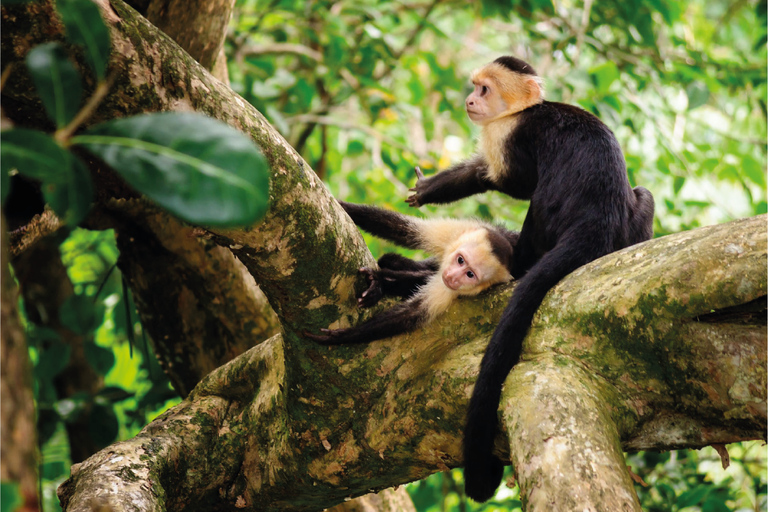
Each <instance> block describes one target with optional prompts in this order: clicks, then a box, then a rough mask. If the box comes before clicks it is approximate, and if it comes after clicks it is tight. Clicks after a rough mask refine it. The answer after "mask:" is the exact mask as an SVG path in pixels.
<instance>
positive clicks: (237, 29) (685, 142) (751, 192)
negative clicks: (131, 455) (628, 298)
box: [2, 0, 768, 512]
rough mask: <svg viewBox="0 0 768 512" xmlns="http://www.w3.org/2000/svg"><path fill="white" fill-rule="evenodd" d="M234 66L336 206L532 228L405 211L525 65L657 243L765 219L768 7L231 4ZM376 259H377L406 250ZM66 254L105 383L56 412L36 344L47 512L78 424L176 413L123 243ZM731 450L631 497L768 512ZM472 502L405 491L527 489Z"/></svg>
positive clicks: (511, 506)
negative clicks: (617, 161)
mask: <svg viewBox="0 0 768 512" xmlns="http://www.w3.org/2000/svg"><path fill="white" fill-rule="evenodd" d="M226 51H227V55H228V59H229V74H230V79H231V83H232V87H233V88H234V89H235V90H236V91H237V92H238V93H240V94H241V95H242V96H243V97H244V98H245V99H246V100H248V101H249V102H251V103H253V104H254V105H255V106H256V107H257V108H258V109H259V110H260V111H261V112H263V113H264V114H265V115H266V116H267V117H268V119H269V120H270V121H271V122H272V123H273V124H274V125H275V126H276V127H277V128H278V129H279V130H280V131H281V133H283V135H284V136H285V137H286V138H287V139H288V140H289V142H290V143H291V144H292V145H293V146H294V147H296V148H297V149H298V150H299V151H300V152H301V153H302V155H303V156H304V158H305V159H306V160H307V161H308V162H309V164H310V165H311V166H312V167H313V168H314V169H315V170H316V171H317V172H318V173H319V174H320V175H321V176H322V177H323V178H324V180H325V182H326V183H327V184H328V186H329V187H330V189H331V190H332V192H333V194H334V196H335V197H338V198H340V199H345V200H348V201H353V202H363V203H372V204H377V205H380V206H383V207H387V208H392V209H397V210H400V211H403V212H408V213H411V214H418V215H427V216H434V215H456V216H478V217H482V218H493V219H494V220H499V219H503V220H504V221H505V222H506V223H507V224H508V226H509V227H510V228H516V227H518V228H519V226H520V224H521V222H522V219H523V217H524V214H525V211H526V208H527V204H526V203H525V202H521V201H514V200H511V199H510V198H508V197H505V196H501V195H499V194H495V193H493V194H487V195H484V196H482V197H477V198H473V199H470V200H465V201H461V202H459V203H456V204H454V205H450V206H447V207H426V208H422V209H421V210H420V211H419V212H414V211H408V210H407V206H406V205H405V203H404V199H405V197H406V196H407V189H408V187H409V186H411V185H412V184H413V182H414V175H413V167H414V165H420V166H421V167H422V169H423V170H424V171H425V172H426V173H429V172H434V171H437V170H438V169H443V168H445V167H447V166H448V165H450V164H451V163H452V162H456V161H458V160H460V159H462V158H465V157H466V156H467V155H469V154H470V153H471V152H472V150H473V139H474V136H475V135H476V133H477V131H476V129H475V128H473V127H472V126H471V124H470V123H469V122H468V120H467V118H466V115H465V114H464V110H463V98H464V96H465V95H466V93H467V92H468V89H469V88H468V80H467V77H468V75H469V72H470V71H471V70H472V69H473V68H475V67H477V66H479V65H482V64H483V63H485V62H488V61H489V60H492V59H493V58H495V57H497V56H499V55H502V54H514V55H517V56H520V57H522V58H524V59H526V60H528V61H529V62H531V63H532V64H533V65H534V67H535V68H536V69H537V71H538V72H539V74H540V75H542V76H543V77H544V78H545V80H546V82H545V88H546V90H547V97H548V99H550V100H556V101H564V102H568V103H574V104H578V105H581V106H582V107H583V108H585V109H587V110H590V111H592V112H593V113H595V114H597V115H598V116H599V117H601V119H603V120H604V121H605V122H606V124H608V126H609V127H611V128H612V129H613V130H614V132H615V133H616V135H617V137H618V138H619V141H620V143H621V145H622V148H623V149H624V152H625V156H626V159H627V166H628V172H629V176H630V179H631V181H632V183H633V184H641V185H643V186H645V187H646V188H648V189H650V190H651V191H652V193H653V194H654V196H655V199H656V221H655V226H654V231H655V234H656V236H661V235H664V234H667V233H671V232H676V231H681V230H687V229H691V228H694V227H697V226H701V225H707V224H712V223H718V222H726V221H729V220H733V219H736V218H739V217H745V216H752V215H756V214H760V213H765V212H766V210H768V207H767V203H766V175H765V169H766V164H767V161H766V160H767V159H766V65H765V63H766V2H765V1H764V0H758V1H755V0H736V1H725V0H716V1H705V0H693V1H686V2H673V1H665V0H624V1H610V0H609V1H604V0H598V1H592V0H585V1H583V2H582V1H576V2H574V1H571V0H565V1H552V0H512V1H503V0H486V1H484V2H481V3H474V4H468V3H466V2H459V1H436V0H435V1H431V0H427V1H421V0H414V1H400V0H398V1H351V0H341V1H338V2H327V1H318V2H303V1H298V0H297V1H290V0H288V1H281V0H267V1H263V0H260V1H256V0H238V2H237V7H236V10H235V14H234V16H233V21H232V24H231V30H230V34H229V37H228V39H227V46H226ZM367 241H368V243H369V246H370V248H371V250H372V252H373V253H374V254H375V255H376V254H380V253H381V252H383V251H386V250H391V249H393V247H389V246H387V245H386V244H385V243H383V242H380V241H378V240H375V239H372V238H367ZM61 254H62V259H63V261H64V263H65V265H66V266H67V269H68V273H69V276H70V279H71V280H72V282H73V284H74V286H75V291H76V293H77V299H76V300H78V301H80V302H81V303H83V304H88V307H87V308H85V310H87V311H88V312H89V317H88V318H87V319H85V320H83V319H82V318H79V317H78V318H75V319H73V320H72V321H73V322H81V321H84V322H85V323H84V324H82V323H81V325H84V327H83V332H85V333H86V335H87V339H88V341H87V342H86V354H87V356H88V360H89V362H90V363H91V365H92V366H93V367H94V369H96V371H97V373H98V374H99V375H102V376H103V378H104V380H103V386H102V388H101V390H100V391H99V392H98V393H96V394H94V395H91V396H84V395H80V396H71V397H66V398H64V399H57V398H56V395H55V393H52V387H53V381H54V379H55V377H56V375H57V373H58V371H60V370H61V369H62V368H63V366H64V364H65V363H66V361H67V358H68V353H67V349H66V348H65V347H64V345H63V344H62V343H61V342H57V340H56V339H55V338H54V337H52V336H51V335H50V333H47V332H45V331H43V330H41V329H39V328H35V327H34V326H33V325H31V324H30V325H29V326H28V331H29V339H30V351H31V354H32V359H33V362H34V364H35V377H36V379H35V391H36V399H37V404H38V411H39V433H40V442H41V446H42V454H43V462H42V466H41V478H42V489H43V492H44V498H45V500H44V507H45V508H44V510H46V511H49V510H58V509H59V508H58V504H57V501H56V499H55V487H56V485H58V484H59V483H60V482H61V481H63V479H64V478H66V476H67V475H68V470H69V466H70V462H71V460H70V455H69V446H68V441H67V437H66V435H65V431H64V428H63V427H64V424H65V423H66V422H71V421H74V419H76V418H77V417H78V415H79V414H80V413H81V412H82V411H83V410H84V409H86V408H97V410H98V412H99V413H98V414H94V415H91V417H92V418H94V419H93V424H92V425H91V429H92V432H93V434H94V436H96V439H97V440H98V443H99V444H101V445H103V446H106V445H108V444H109V443H111V442H113V441H114V440H116V439H125V438H128V437H131V436H133V435H135V434H136V433H137V432H138V431H139V430H140V428H141V427H142V426H143V425H144V424H146V422H148V421H151V420H152V419H153V418H154V417H155V416H156V415H157V414H159V413H160V412H161V411H163V410H165V409H166V408H167V407H169V406H171V405H173V404H174V403H176V402H177V401H178V398H177V397H175V394H174V392H173V390H172V389H171V388H170V386H169V384H168V382H167V380H166V379H165V378H164V376H163V374H162V371H161V370H160V369H159V367H158V366H157V363H156V361H155V358H154V356H153V355H151V345H149V344H148V340H146V339H145V337H144V336H143V335H142V332H141V326H140V325H139V324H138V322H137V320H136V315H135V314H134V313H132V311H133V306H132V303H131V299H130V294H129V293H127V292H125V291H124V288H123V286H122V282H121V276H120V274H119V271H118V270H117V269H115V268H114V265H115V261H116V258H117V255H118V254H117V249H116V247H115V244H114V236H113V234H112V233H111V232H108V231H107V232H88V231H85V230H76V231H74V232H73V233H72V234H71V235H70V236H69V237H68V238H67V239H66V240H64V241H63V242H62V244H61ZM75 309H76V310H77V311H83V308H82V307H78V308H75ZM730 451H731V457H732V466H731V467H730V468H729V469H727V470H723V469H722V468H721V467H720V459H719V456H718V455H717V454H716V453H715V452H714V450H712V449H709V448H708V449H705V450H701V451H699V452H695V451H680V452H671V453H664V454H657V453H640V454H633V455H630V456H629V457H628V463H629V465H630V466H631V467H632V469H633V471H634V472H635V473H637V474H638V475H639V476H640V477H642V478H643V479H644V480H645V482H647V483H648V484H649V487H648V488H644V487H642V486H641V485H638V486H637V489H638V492H639V494H640V498H641V502H642V504H643V507H644V509H646V510H651V511H656V510H658V511H667V510H669V511H677V510H685V511H695V510H701V511H704V512H715V511H726V510H740V511H742V510H762V509H764V508H765V506H766V450H765V447H764V446H761V444H759V443H744V444H741V445H735V446H731V447H730ZM461 484H462V474H461V471H460V470H452V471H449V472H444V473H440V474H437V475H434V476H433V477H430V478H429V479H427V480H425V481H422V482H418V483H414V484H412V485H411V486H409V492H410V493H411V494H412V496H413V498H414V501H415V503H416V505H417V507H418V509H419V510H420V511H426V510H430V511H431V510H441V511H443V510H461V511H463V510H515V509H517V508H519V501H517V499H516V496H517V490H516V489H515V488H514V486H512V488H506V487H502V488H501V490H500V491H499V494H498V495H497V497H496V499H495V500H493V501H492V502H489V503H487V504H484V505H476V504H474V503H471V502H468V501H467V500H466V499H465V498H464V497H463V494H462V492H461ZM7 503H8V502H7V500H3V506H2V507H3V510H6V509H7V508H6V507H7ZM8 510H10V508H8Z"/></svg>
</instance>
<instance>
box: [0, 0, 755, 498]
mask: <svg viewBox="0 0 768 512" xmlns="http://www.w3.org/2000/svg"><path fill="white" fill-rule="evenodd" d="M46 5H47V4H44V3H43V4H33V5H29V6H26V7H24V8H23V9H14V11H13V20H12V21H13V23H10V21H11V19H10V18H11V16H10V15H9V14H8V13H10V10H6V8H5V7H4V8H3V16H4V19H3V22H4V29H5V30H4V31H3V33H2V38H3V58H4V59H5V58H6V56H8V58H9V59H11V60H16V61H18V60H19V59H21V58H23V56H24V54H25V48H26V49H28V48H29V47H30V45H31V44H32V43H33V42H41V41H44V40H47V39H50V38H55V37H57V36H56V34H57V33H58V32H57V30H58V28H57V26H56V25H55V24H51V23H49V22H48V21H47V20H48V18H45V17H43V18H39V17H40V16H45V14H46V13H47V12H48V11H46V7H45V6H46ZM111 5H112V6H113V8H114V12H113V13H112V14H111V15H110V16H108V17H107V19H108V20H109V22H110V24H111V26H112V28H113V42H114V47H115V51H114V54H113V60H112V62H111V68H112V69H113V70H114V71H115V72H117V75H118V79H117V82H116V86H115V90H114V91H113V92H112V94H111V95H110V96H109V97H108V98H107V100H106V101H105V103H104V104H103V105H102V107H101V108H100V109H99V111H98V113H97V117H98V118H99V119H107V118H110V117H113V116H115V115H118V114H120V115H125V114H126V113H136V112H138V111H141V110H159V109H162V110H174V109H175V110H189V109H194V110H198V111H202V112H205V113H208V114H209V115H212V116H213V117H216V118H219V119H221V120H224V121H225V122H227V123H229V124H231V125H233V126H236V127H238V128H239V129H241V130H242V131H244V132H245V133H248V134H249V135H250V136H251V137H253V139H254V140H255V141H256V142H258V143H259V144H260V145H261V147H262V149H263V151H264V153H265V155H266V156H267V159H268V160H269V162H270V164H271V169H272V175H271V178H272V182H271V190H270V192H271V194H270V195H271V203H270V210H269V212H268V214H267V217H266V218H265V220H264V222H263V223H261V224H259V225H258V226H256V227H254V228H252V229H244V230H217V231H216V232H215V233H212V234H211V236H212V240H213V241H215V242H216V243H217V244H218V245H219V246H220V247H221V248H224V249H227V250H230V251H231V252H232V254H234V255H235V256H236V257H237V258H238V259H239V260H240V261H241V262H242V263H243V264H244V265H245V267H246V268H247V270H248V272H249V273H250V274H251V275H252V276H253V277H254V278H255V280H256V282H258V283H259V284H260V285H261V287H262V289H263V290H264V292H265V294H266V296H267V297H268V299H269V301H270V303H271V304H272V306H273V308H274V309H275V311H276V312H277V315H278V318H279V320H280V322H281V324H282V327H283V333H282V334H278V335H276V336H274V337H272V338H270V339H269V340H267V341H265V342H263V343H260V344H258V345H257V346H255V347H254V348H252V349H250V350H249V351H247V352H245V353H244V354H242V355H241V356H239V357H237V358H235V359H234V360H232V361H230V362H229V363H227V364H225V365H224V366H222V367H220V368H217V369H216V370H214V371H213V372H211V373H210V374H209V375H208V376H207V377H206V378H205V379H204V380H203V381H202V382H201V383H200V384H199V385H198V386H197V387H196V388H195V389H194V390H193V391H192V392H191V393H190V394H189V396H188V398H187V399H186V400H185V401H184V402H182V403H181V404H180V405H179V406H177V407H175V408H174V409H172V410H170V411H168V412H167V413H166V414H164V415H163V416H161V417H160V418H158V419H157V420H156V421H155V422H153V423H151V424H150V425H148V426H147V427H146V428H145V429H144V430H143V431H142V433H141V434H139V435H138V436H137V437H136V438H134V439H131V440H128V441H124V442H121V443H117V444H115V445H113V446H111V447H109V448H107V449H105V450H102V451H101V452H99V453H97V454H96V455H94V456H93V457H91V458H90V459H88V460H87V461H85V462H84V463H83V464H79V465H75V466H73V468H72V477H71V478H70V479H69V480H68V481H67V482H66V483H65V484H63V485H62V487H61V488H60V491H59V492H60V494H59V495H60V498H61V500H62V503H63V504H64V506H65V509H66V510H72V511H74V510H78V511H79V510H90V509H91V507H92V506H94V504H103V505H105V506H109V507H111V508H112V509H113V510H115V511H121V510H188V511H194V510H232V511H234V510H242V509H246V510H318V509H321V508H323V507H327V506H332V505H335V504H338V503H340V502H343V501H344V500H345V499H346V498H348V497H354V496H359V495H363V494H365V493H368V492H370V491H371V490H379V489H383V488H386V487H391V486H393V485H397V484H401V483H404V482H408V481H412V480H414V479H418V478H421V477H424V476H426V475H428V474H430V473H433V472H435V471H438V470H444V469H446V468H449V467H454V466H458V465H460V464H461V459H460V457H461V455H460V446H461V428H462V425H463V422H464V414H465V410H466V406H467V401H468V398H469V396H470V392H471V388H472V384H473V382H474V378H475V376H476V371H477V367H478V364H479V360H480V357H481V355H482V353H483V350H484V347H485V344H486V343H487V340H488V337H489V336H490V334H491V332H492V331H493V329H494V326H495V324H496V321H497V319H498V316H499V315H500V313H501V311H502V309H503V308H504V306H505V305H506V301H507V300H508V297H509V293H510V291H511V289H512V286H507V287H501V288H495V289H494V290H492V291H490V292H489V293H485V294H482V295H481V296H479V297H475V298H472V299H465V300H460V301H458V302H457V304H455V305H454V306H453V307H452V308H451V309H450V310H449V311H448V312H447V313H445V315H444V316H443V317H442V318H440V319H439V321H437V322H434V323H433V324H432V325H431V326H429V327H426V328H424V329H421V330H419V331H417V332H414V333H411V334H409V335H405V336H400V337H397V338H393V339H390V340H384V341H381V342H376V343H372V344H369V345H366V346H356V347H336V348H326V347H320V346H317V345H315V344H313V343H311V342H309V341H307V340H305V339H303V338H302V336H301V333H302V332H303V331H305V330H314V329H317V328H318V327H324V326H326V325H327V323H328V322H329V321H330V320H334V319H338V320H337V321H336V322H335V323H334V324H333V325H334V326H335V325H348V324H349V323H350V322H354V321H356V320H357V317H358V315H359V314H360V313H359V312H358V311H357V310H356V309H355V300H354V294H355V287H358V288H359V287H360V286H362V285H363V284H364V283H363V282H362V279H361V278H360V277H359V276H358V275H357V269H358V268H359V267H360V266H362V265H371V264H372V263H373V259H372V257H371V255H370V254H369V253H368V251H367V249H366V248H365V246H364V244H363V242H362V239H361V238H360V236H359V234H358V233H357V230H356V228H355V227H354V225H352V223H351V222H350V221H349V219H348V218H347V217H346V216H345V215H344V214H343V213H342V211H341V209H340V208H339V207H338V205H337V204H336V203H335V201H333V200H332V198H331V197H330V196H329V194H328V192H327V190H326V189H325V187H324V186H323V185H322V183H321V182H320V181H319V180H318V179H317V177H316V176H315V175H314V173H313V172H312V171H311V169H309V167H308V166H307V165H306V163H305V162H304V161H303V160H302V159H301V157H300V156H298V155H297V154H296V153H295V152H294V151H293V150H292V148H290V146H288V144H287V143H286V142H285V141H284V140H283V139H282V137H280V136H279V135H278V134H276V133H275V131H274V130H273V129H272V128H271V127H270V126H269V124H268V123H267V122H266V121H265V120H264V118H263V117H262V116H261V114H259V113H258V112H256V111H255V110H254V109H253V108H252V107H250V106H249V105H248V104H246V103H245V102H244V101H243V100H242V99H241V98H239V97H238V96H237V95H235V94H234V93H233V92H232V91H231V90H229V89H228V88H226V87H225V86H223V84H221V82H219V81H218V80H215V79H213V78H212V77H211V76H210V75H209V74H208V73H206V72H205V71H204V70H203V69H202V68H201V67H200V66H199V64H197V63H196V62H195V61H193V60H192V59H190V58H189V56H188V55H187V54H186V53H184V52H182V51H179V50H178V47H176V46H175V45H174V44H173V43H172V42H171V41H169V40H168V39H167V38H165V37H164V36H163V35H161V34H158V33H157V31H156V30H155V29H154V28H153V27H152V26H151V25H149V24H147V23H146V21H144V20H143V19H141V18H140V17H138V16H137V15H136V14H135V12H134V11H131V10H128V9H126V8H125V7H124V6H123V4H121V3H119V2H118V1H114V2H112V4H111ZM48 14H50V13H49V12H48ZM22 36H23V37H22ZM24 83H25V79H24V78H23V76H16V77H14V81H13V82H11V83H9V86H8V87H6V90H4V91H3V94H4V96H3V102H4V103H3V104H4V106H5V105H6V104H7V105H8V108H7V109H6V112H8V115H9V116H10V117H11V119H13V120H14V121H15V122H20V123H25V124H26V125H30V124H35V121H34V116H36V115H39V113H37V112H36V110H35V106H36V104H35V103H34V98H33V96H31V95H30V93H29V90H28V89H25V88H24V87H23V85H24ZM6 91H7V92H6ZM30 102H32V103H30ZM30 105H32V107H31V108H30ZM95 177H96V182H97V185H98V186H99V190H100V194H101V196H100V202H101V204H102V206H103V207H104V208H106V209H107V210H108V211H111V212H113V215H114V216H115V217H119V216H120V215H125V214H126V213H125V212H128V214H130V210H131V208H133V207H135V204H134V203H132V201H135V199H130V200H128V199H125V198H127V197H131V193H130V191H126V189H125V187H124V186H122V185H121V184H120V182H119V180H116V179H115V178H114V176H113V175H112V174H111V173H110V172H109V171H108V170H103V169H99V168H97V169H96V171H95ZM116 198H119V199H116ZM115 223H116V224H119V222H115ZM119 229H120V227H119V225H118V230H119ZM137 236H139V237H141V238H142V242H141V243H146V244H153V243H154V242H152V241H151V240H149V237H148V236H147V235H145V234H138V235H137ZM134 238H135V237H134ZM163 243H165V242H163ZM196 243H197V242H196ZM148 246H150V245H148ZM152 247H155V246H152ZM164 247H165V246H164ZM121 250H124V251H125V252H126V253H130V248H122V247H121ZM166 250H167V249H166ZM766 252H767V251H766V218H765V217H760V218H755V219H748V220H745V221H739V222H736V223H732V224H730V225H726V226H714V227H708V228H702V229H699V230H696V231H691V232H687V233H680V234H677V235H672V236H669V237H665V238H663V239H659V240H654V241H651V242H648V243H645V244H642V245H640V246H636V247H633V248H630V249H627V250H624V251H621V252H619V253H616V254H613V255H609V256H606V257H605V258H602V259H600V260H598V261H596V262H593V263H592V264H590V265H587V266H585V267H584V268H582V269H580V270H579V271H577V272H575V273H574V274H572V275H571V276H569V277H567V278H566V279H564V280H563V282H562V283H561V284H560V285H558V287H556V288H555V289H554V290H553V291H552V292H551V293H550V294H549V295H548V297H547V299H546V300H545V302H544V304H543V305H542V307H541V308H540V311H539V314H538V315H537V317H536V320H535V321H534V325H533V328H532V331H531V335H530V336H529V337H528V338H527V341H526V346H525V357H524V361H523V362H522V363H521V364H520V365H519V366H518V367H516V368H515V370H514V371H513V372H512V374H511V375H510V378H509V379H508V382H507V384H508V385H507V386H506V390H505V395H504V401H503V404H502V405H503V407H502V415H501V417H500V419H501V420H502V425H503V426H504V428H505V433H506V436H500V437H499V440H498V441H499V452H500V454H502V455H504V454H508V455H510V456H511V458H512V460H514V461H515V462H516V464H517V465H518V467H519V468H520V469H519V470H518V471H519V474H518V478H519V480H520V483H521V489H522V492H523V499H524V500H525V502H526V505H527V510H547V511H549V510H553V509H557V507H553V506H552V505H550V503H549V499H550V496H551V497H552V499H555V500H556V503H559V504H561V505H560V506H562V507H563V508H567V507H569V506H571V505H572V504H578V505H579V506H582V507H583V508H584V509H587V510H590V509H595V510H598V509H599V510H613V509H614V508H613V507H617V508H615V509H616V510H622V509H623V508H628V509H629V510H632V509H633V507H634V508H636V507H637V501H636V498H635V497H634V491H633V489H632V487H631V483H630V481H629V479H628V477H627V476H626V474H625V468H624V467H623V465H622V462H621V453H620V449H622V448H623V449H629V450H634V449H640V448H644V447H650V448H663V449H669V448H672V447H679V446H691V447H695V446H704V445H706V444H709V443H713V442H718V443H724V442H733V441H737V440H742V439H762V438H764V437H765V430H766V396H765V395H766V369H765V367H766V364H765V361H766V353H765V346H764V342H763V340H764V333H765V309H766V307H765V297H766V289H765V288H766V268H765V258H766ZM215 253H216V254H217V255H216V256H212V258H213V260H212V261H216V260H217V258H219V257H220V255H219V252H218V251H215ZM152 254H154V253H152ZM151 256H152V255H144V256H142V254H141V252H140V251H137V252H136V253H135V254H133V255H132V256H131V259H136V260H143V259H145V258H149V257H151ZM222 258H223V257H222ZM169 261H171V260H169ZM190 261H193V259H190ZM135 264H136V265H148V264H147V262H146V261H144V262H138V263H135ZM146 268H147V269H149V267H148V266H147V267H146ZM230 268H231V267H230ZM211 269H213V271H214V272H213V273H211V274H207V276H208V277H206V281H207V280H208V279H210V278H213V277H212V276H215V277H219V276H218V275H217V274H216V273H215V265H211ZM147 273H148V270H142V271H140V272H137V274H136V279H143V278H144V277H145V274H147ZM132 286H133V287H134V289H135V290H138V291H139V292H140V293H142V295H145V296H146V295H147V294H148V293H150V292H151V291H156V288H153V287H143V286H142V285H141V284H140V283H137V282H133V283H132ZM238 286H241V287H242V289H246V288H247V287H246V286H245V285H244V284H240V285H238ZM223 289H224V288H222V290H223ZM190 293H191V294H193V295H194V294H196V293H200V294H201V296H204V293H206V292H204V291H203V289H201V288H199V287H197V286H196V287H195V289H194V290H190ZM217 293H219V292H217ZM220 293H223V292H220ZM142 300H147V299H146V298H145V299H142ZM233 300H236V301H237V300H242V301H243V304H242V305H237V304H235V305H226V306H225V307H227V308H230V307H231V308H236V313H235V314H237V315H239V316H240V317H239V318H237V319H236V320H235V321H232V320H231V319H230V322H231V323H230V324H228V325H221V326H219V325H217V326H216V330H212V331H208V332H210V333H219V334H218V335H220V336H222V337H223V338H226V336H227V334H226V333H227V330H228V329H230V330H234V331H237V330H239V332H236V333H234V334H233V336H235V337H236V336H242V337H243V338H247V337H248V336H249V335H250V334H249V331H248V328H249V327H248V325H247V323H240V324H238V322H243V318H249V315H252V314H255V312H256V310H255V306H251V307H252V308H254V309H251V310H249V305H248V304H247V301H248V299H247V294H245V293H243V294H242V296H241V297H235V298H233ZM207 302H208V301H203V300H199V301H198V303H199V304H201V305H202V307H203V309H202V310H201V311H200V314H201V315H204V316H205V321H209V320H210V321H211V322H212V323H214V324H215V323H217V322H218V323H223V322H224V319H223V318H222V317H221V312H220V310H221V308H222V305H212V306H213V307H207V306H206V304H207ZM241 306H242V309H241ZM733 308H736V309H733ZM217 310H219V311H217ZM755 310H756V312H755ZM163 314H166V315H171V313H167V312H164V313H163ZM217 315H218V316H217ZM169 318H172V317H169ZM173 321H174V322H176V325H178V326H179V327H184V320H183V319H174V320H173ZM171 334H172V335H173V336H176V337H178V339H180V338H182V337H183V334H182V333H180V332H178V331H174V332H173V333H171ZM171 334H169V335H171ZM196 335H199V334H196ZM254 341H257V340H254ZM537 415H538V416H537ZM532 418H533V419H532ZM537 418H538V419H537ZM560 465H570V467H571V468H572V471H570V472H568V471H560V470H558V471H550V470H549V468H553V467H556V466H558V467H559V466H560ZM604 504H605V506H604Z"/></svg>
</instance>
